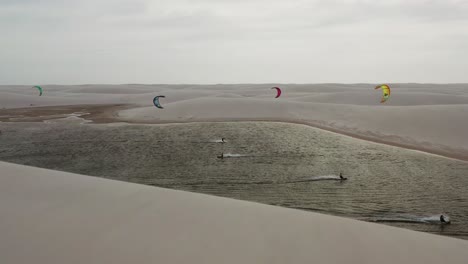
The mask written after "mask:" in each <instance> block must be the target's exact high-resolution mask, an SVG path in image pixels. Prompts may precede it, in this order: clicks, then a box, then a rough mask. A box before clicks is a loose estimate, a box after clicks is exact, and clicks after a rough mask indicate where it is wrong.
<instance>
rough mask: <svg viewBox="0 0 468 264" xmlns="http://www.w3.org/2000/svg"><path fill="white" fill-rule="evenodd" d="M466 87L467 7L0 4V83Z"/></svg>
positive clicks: (392, 0)
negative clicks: (429, 84) (460, 84)
mask: <svg viewBox="0 0 468 264" xmlns="http://www.w3.org/2000/svg"><path fill="white" fill-rule="evenodd" d="M323 82H342V83H356V82H371V83H380V82H390V83H392V82H437V83H454V82H468V0H386V1H378V0H298V1H294V0H80V1H75V0H42V1H38V0H0V84H53V83H56V84H85V83H323Z"/></svg>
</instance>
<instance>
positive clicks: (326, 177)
mask: <svg viewBox="0 0 468 264" xmlns="http://www.w3.org/2000/svg"><path fill="white" fill-rule="evenodd" d="M313 181H341V178H340V176H337V175H322V176H313V177H308V178H304V179H299V180H293V181H286V182H283V183H299V182H313Z"/></svg>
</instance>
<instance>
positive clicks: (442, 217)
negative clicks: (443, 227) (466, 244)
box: [440, 215, 450, 224]
mask: <svg viewBox="0 0 468 264" xmlns="http://www.w3.org/2000/svg"><path fill="white" fill-rule="evenodd" d="M440 222H441V223H443V224H449V223H450V222H447V221H446V220H445V217H444V215H440Z"/></svg>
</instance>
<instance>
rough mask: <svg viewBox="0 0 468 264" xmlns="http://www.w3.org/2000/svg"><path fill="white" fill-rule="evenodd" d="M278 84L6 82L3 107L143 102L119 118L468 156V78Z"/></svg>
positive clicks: (1, 92)
mask: <svg viewBox="0 0 468 264" xmlns="http://www.w3.org/2000/svg"><path fill="white" fill-rule="evenodd" d="M274 85H275V86H276V85H277V84H229V85H221V84H220V85H142V84H128V85H75V86H60V85H51V86H44V89H45V92H44V95H43V96H41V97H39V96H37V91H34V90H33V89H31V87H30V86H0V109H2V108H19V107H31V104H32V106H48V105H79V104H109V105H110V104H129V105H134V106H135V107H134V108H133V109H125V110H122V111H120V112H119V113H118V117H119V119H118V121H126V122H143V123H160V122H194V121H226V120H232V121H233V120H277V121H285V122H299V123H305V124H309V125H314V126H319V127H322V128H326V129H330V130H333V131H336V132H341V133H346V134H349V135H353V136H358V137H362V138H366V139H370V140H374V141H379V142H383V143H388V144H396V145H401V146H405V147H409V148H415V149H420V150H424V151H430V152H433V153H437V154H442V155H446V156H450V157H456V158H460V159H464V160H468V141H467V140H465V136H466V135H467V134H468V122H467V120H468V119H467V116H468V85H466V84H449V85H435V84H392V88H393V89H392V96H391V98H390V100H388V101H387V103H385V104H381V103H380V91H376V90H374V86H373V85H371V84H313V85H308V84H284V85H278V86H281V87H282V89H283V95H282V96H281V97H280V98H278V99H275V98H273V97H274V95H275V91H274V90H271V87H272V86H274ZM155 95H165V96H166V98H164V99H161V103H162V104H163V105H164V107H165V109H164V110H157V109H156V108H154V107H153V106H152V98H153V97H154V96H155ZM0 111H1V110H0ZM0 115H1V112H0Z"/></svg>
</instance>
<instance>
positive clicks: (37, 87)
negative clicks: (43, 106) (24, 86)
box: [32, 85, 42, 96]
mask: <svg viewBox="0 0 468 264" xmlns="http://www.w3.org/2000/svg"><path fill="white" fill-rule="evenodd" d="M32 88H36V89H37V90H39V96H41V95H42V87H40V86H37V85H36V86H33V87H32Z"/></svg>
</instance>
